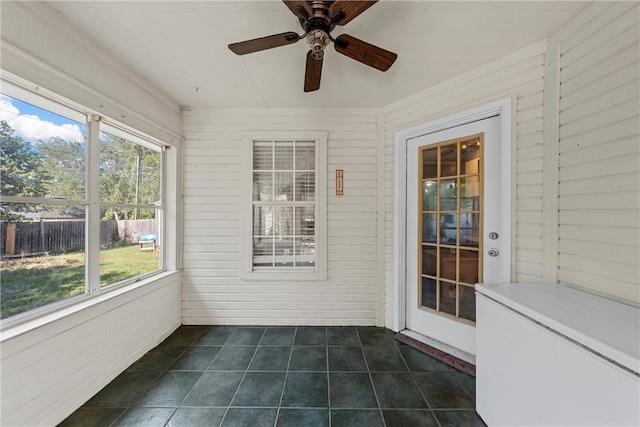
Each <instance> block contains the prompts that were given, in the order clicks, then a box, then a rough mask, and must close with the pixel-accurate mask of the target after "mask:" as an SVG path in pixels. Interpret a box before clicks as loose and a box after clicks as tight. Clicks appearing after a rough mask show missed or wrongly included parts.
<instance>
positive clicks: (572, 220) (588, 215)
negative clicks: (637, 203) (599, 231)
mask: <svg viewBox="0 0 640 427" xmlns="http://www.w3.org/2000/svg"><path fill="white" fill-rule="evenodd" d="M558 218H559V223H560V224H562V225H583V226H587V227H592V228H599V227H603V226H606V227H623V228H634V227H636V228H637V227H639V226H640V221H638V211H637V210H634V209H618V210H616V211H615V212H614V213H612V212H611V211H609V210H608V209H606V206H593V209H589V210H581V211H561V212H560V213H559V216H558Z"/></svg>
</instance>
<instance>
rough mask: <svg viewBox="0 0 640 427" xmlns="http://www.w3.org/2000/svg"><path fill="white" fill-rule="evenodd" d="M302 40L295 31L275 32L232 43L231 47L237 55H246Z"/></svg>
mask: <svg viewBox="0 0 640 427" xmlns="http://www.w3.org/2000/svg"><path fill="white" fill-rule="evenodd" d="M298 40H300V37H299V36H298V35H297V34H296V33H294V32H293V31H289V32H287V33H280V34H274V35H272V36H267V37H260V38H258V39H252V40H246V41H243V42H238V43H231V44H230V45H229V49H231V51H232V52H233V53H235V54H236V55H246V54H247V53H253V52H259V51H261V50H266V49H271V48H273V47H278V46H284V45H287V44H293V43H295V42H297V41H298Z"/></svg>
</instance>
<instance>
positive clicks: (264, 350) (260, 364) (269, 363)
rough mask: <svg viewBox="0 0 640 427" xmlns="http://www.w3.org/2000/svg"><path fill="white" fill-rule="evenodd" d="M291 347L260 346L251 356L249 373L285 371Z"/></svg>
mask: <svg viewBox="0 0 640 427" xmlns="http://www.w3.org/2000/svg"><path fill="white" fill-rule="evenodd" d="M290 355H291V347H281V346H277V347H271V346H267V347H263V346H260V347H258V349H257V350H256V354H255V355H254V356H253V360H252V361H251V365H249V370H251V371H286V370H287V366H288V365H289V356H290Z"/></svg>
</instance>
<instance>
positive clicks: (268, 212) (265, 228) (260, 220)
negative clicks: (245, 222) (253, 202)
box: [253, 206, 273, 236]
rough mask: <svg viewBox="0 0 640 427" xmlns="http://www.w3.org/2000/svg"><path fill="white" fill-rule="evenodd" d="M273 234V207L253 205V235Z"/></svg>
mask: <svg viewBox="0 0 640 427" xmlns="http://www.w3.org/2000/svg"><path fill="white" fill-rule="evenodd" d="M272 234H273V208H271V206H254V207H253V235H254V236H270V235H272Z"/></svg>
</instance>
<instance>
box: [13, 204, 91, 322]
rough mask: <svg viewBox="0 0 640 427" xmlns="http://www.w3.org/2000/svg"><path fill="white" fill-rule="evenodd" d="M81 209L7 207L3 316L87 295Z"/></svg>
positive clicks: (20, 205) (26, 206)
mask: <svg viewBox="0 0 640 427" xmlns="http://www.w3.org/2000/svg"><path fill="white" fill-rule="evenodd" d="M84 212H85V211H84V208H82V207H78V206H58V205H27V204H17V203H12V204H3V206H2V211H0V213H1V214H2V219H1V220H0V236H2V238H1V239H0V240H1V241H2V242H1V243H2V261H0V284H1V286H0V292H1V295H0V318H3V319H4V318H7V317H10V316H13V315H16V314H20V313H24V312H26V311H29V310H31V309H34V308H37V307H41V306H44V305H46V304H49V303H53V302H57V301H61V300H64V299H67V298H70V297H73V296H76V295H81V294H83V293H84V292H85V257H84V250H85V249H84V246H85V214H84Z"/></svg>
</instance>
